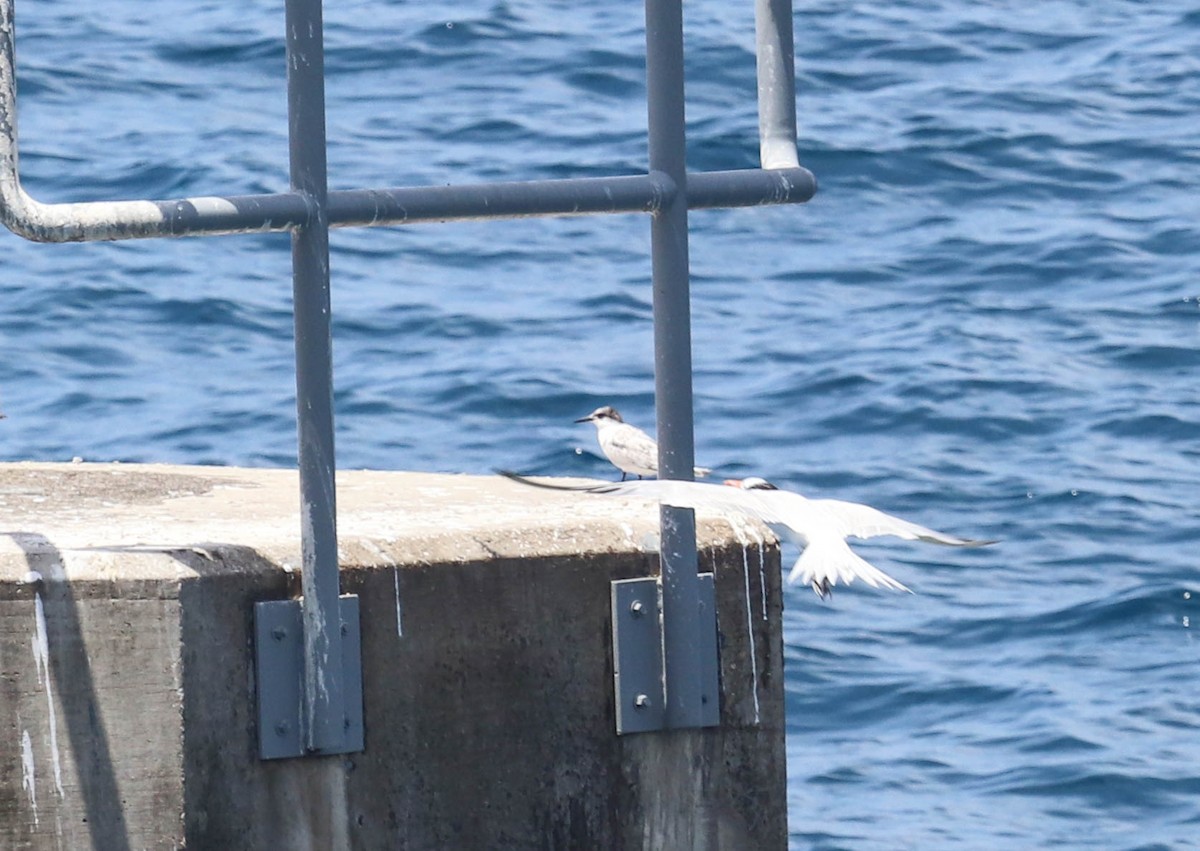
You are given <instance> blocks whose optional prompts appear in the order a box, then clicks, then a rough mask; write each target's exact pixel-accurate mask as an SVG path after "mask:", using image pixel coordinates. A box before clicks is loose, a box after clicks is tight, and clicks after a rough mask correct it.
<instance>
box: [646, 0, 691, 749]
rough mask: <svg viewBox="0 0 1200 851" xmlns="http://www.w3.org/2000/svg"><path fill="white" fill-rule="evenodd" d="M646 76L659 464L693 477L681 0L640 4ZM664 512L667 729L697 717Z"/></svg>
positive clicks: (686, 515) (687, 539)
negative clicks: (663, 186) (659, 176)
mask: <svg viewBox="0 0 1200 851" xmlns="http://www.w3.org/2000/svg"><path fill="white" fill-rule="evenodd" d="M646 80H647V107H648V118H649V128H648V129H649V137H650V170H651V171H652V172H655V171H657V172H663V173H665V174H667V175H668V176H669V177H670V178H671V179H672V180H673V181H674V182H675V184H676V186H677V187H678V191H677V192H676V193H675V195H674V198H673V199H672V200H671V202H670V203H669V204H668V205H667V206H666V207H665V208H664V209H662V210H661V211H659V212H658V213H656V214H655V216H654V218H653V221H652V223H651V231H650V238H651V262H652V265H653V279H654V392H655V406H656V413H657V417H656V419H657V428H658V470H659V476H660V477H661V478H665V479H683V480H686V481H690V480H691V479H692V466H693V463H694V454H695V448H694V446H693V436H692V331H691V305H690V303H689V296H688V211H687V163H686V156H687V147H686V134H685V128H684V107H683V8H682V2H681V0H647V2H646ZM661 516H662V545H661V553H662V594H663V667H664V678H665V680H666V689H667V703H666V711H667V714H666V724H667V726H668V727H698V726H700V724H701V718H702V715H701V703H700V701H701V666H700V659H699V655H698V648H699V647H700V621H699V617H700V615H699V595H698V585H699V581H698V579H697V575H696V574H697V568H696V565H697V561H696V517H695V514H694V513H693V512H692V511H691V510H689V509H678V508H670V507H667V506H664V507H663V508H662V509H661Z"/></svg>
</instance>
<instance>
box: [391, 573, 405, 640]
mask: <svg viewBox="0 0 1200 851" xmlns="http://www.w3.org/2000/svg"><path fill="white" fill-rule="evenodd" d="M392 583H393V584H394V585H395V586H396V635H397V636H398V637H399V638H403V637H404V625H403V621H402V620H401V618H400V568H399V567H397V566H396V565H394V564H393V565H392Z"/></svg>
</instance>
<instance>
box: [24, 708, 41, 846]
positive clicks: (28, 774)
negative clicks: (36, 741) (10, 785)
mask: <svg viewBox="0 0 1200 851" xmlns="http://www.w3.org/2000/svg"><path fill="white" fill-rule="evenodd" d="M36 781H37V777H36V775H35V774H34V768H33V741H32V740H30V738H29V731H28V730H22V731H21V785H22V786H24V787H25V794H26V795H28V796H29V805H30V806H31V807H33V823H34V825H35V826H36V825H37V823H38V811H37V782H36Z"/></svg>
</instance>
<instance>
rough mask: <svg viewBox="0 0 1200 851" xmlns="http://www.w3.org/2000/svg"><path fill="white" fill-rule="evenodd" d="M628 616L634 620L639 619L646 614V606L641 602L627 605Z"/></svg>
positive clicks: (636, 601)
mask: <svg viewBox="0 0 1200 851" xmlns="http://www.w3.org/2000/svg"><path fill="white" fill-rule="evenodd" d="M629 614H631V615H633V616H634V617H635V618H640V617H642V616H643V615H645V614H646V606H645V604H644V603H643V602H642V601H641V600H634V601H633V602H632V603H630V604H629Z"/></svg>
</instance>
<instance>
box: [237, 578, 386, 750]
mask: <svg viewBox="0 0 1200 851" xmlns="http://www.w3.org/2000/svg"><path fill="white" fill-rule="evenodd" d="M301 606H302V602H301V601H300V600H270V601H267V602H262V603H255V604H254V650H255V659H256V660H257V677H256V678H257V681H258V754H259V758H260V759H284V758H286V757H297V756H323V755H328V754H339V753H354V752H356V751H361V750H362V749H363V709H362V707H363V698H362V637H361V635H360V632H359V619H358V597H357V595H354V594H343V595H342V596H341V598H340V599H339V609H340V614H341V629H342V642H341V643H342V658H341V660H340V661H341V667H342V677H343V681H342V688H343V695H344V697H343V704H344V707H345V717H344V718H343V720H342V727H343V729H344V731H345V733H344V736H343V738H342V741H341V743H340V744H339V745H336V746H334V747H329V748H323V749H320V750H315V751H313V750H308V749H307V748H305V746H304V720H305V719H304V717H303V703H304V626H303V612H302V609H301Z"/></svg>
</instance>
